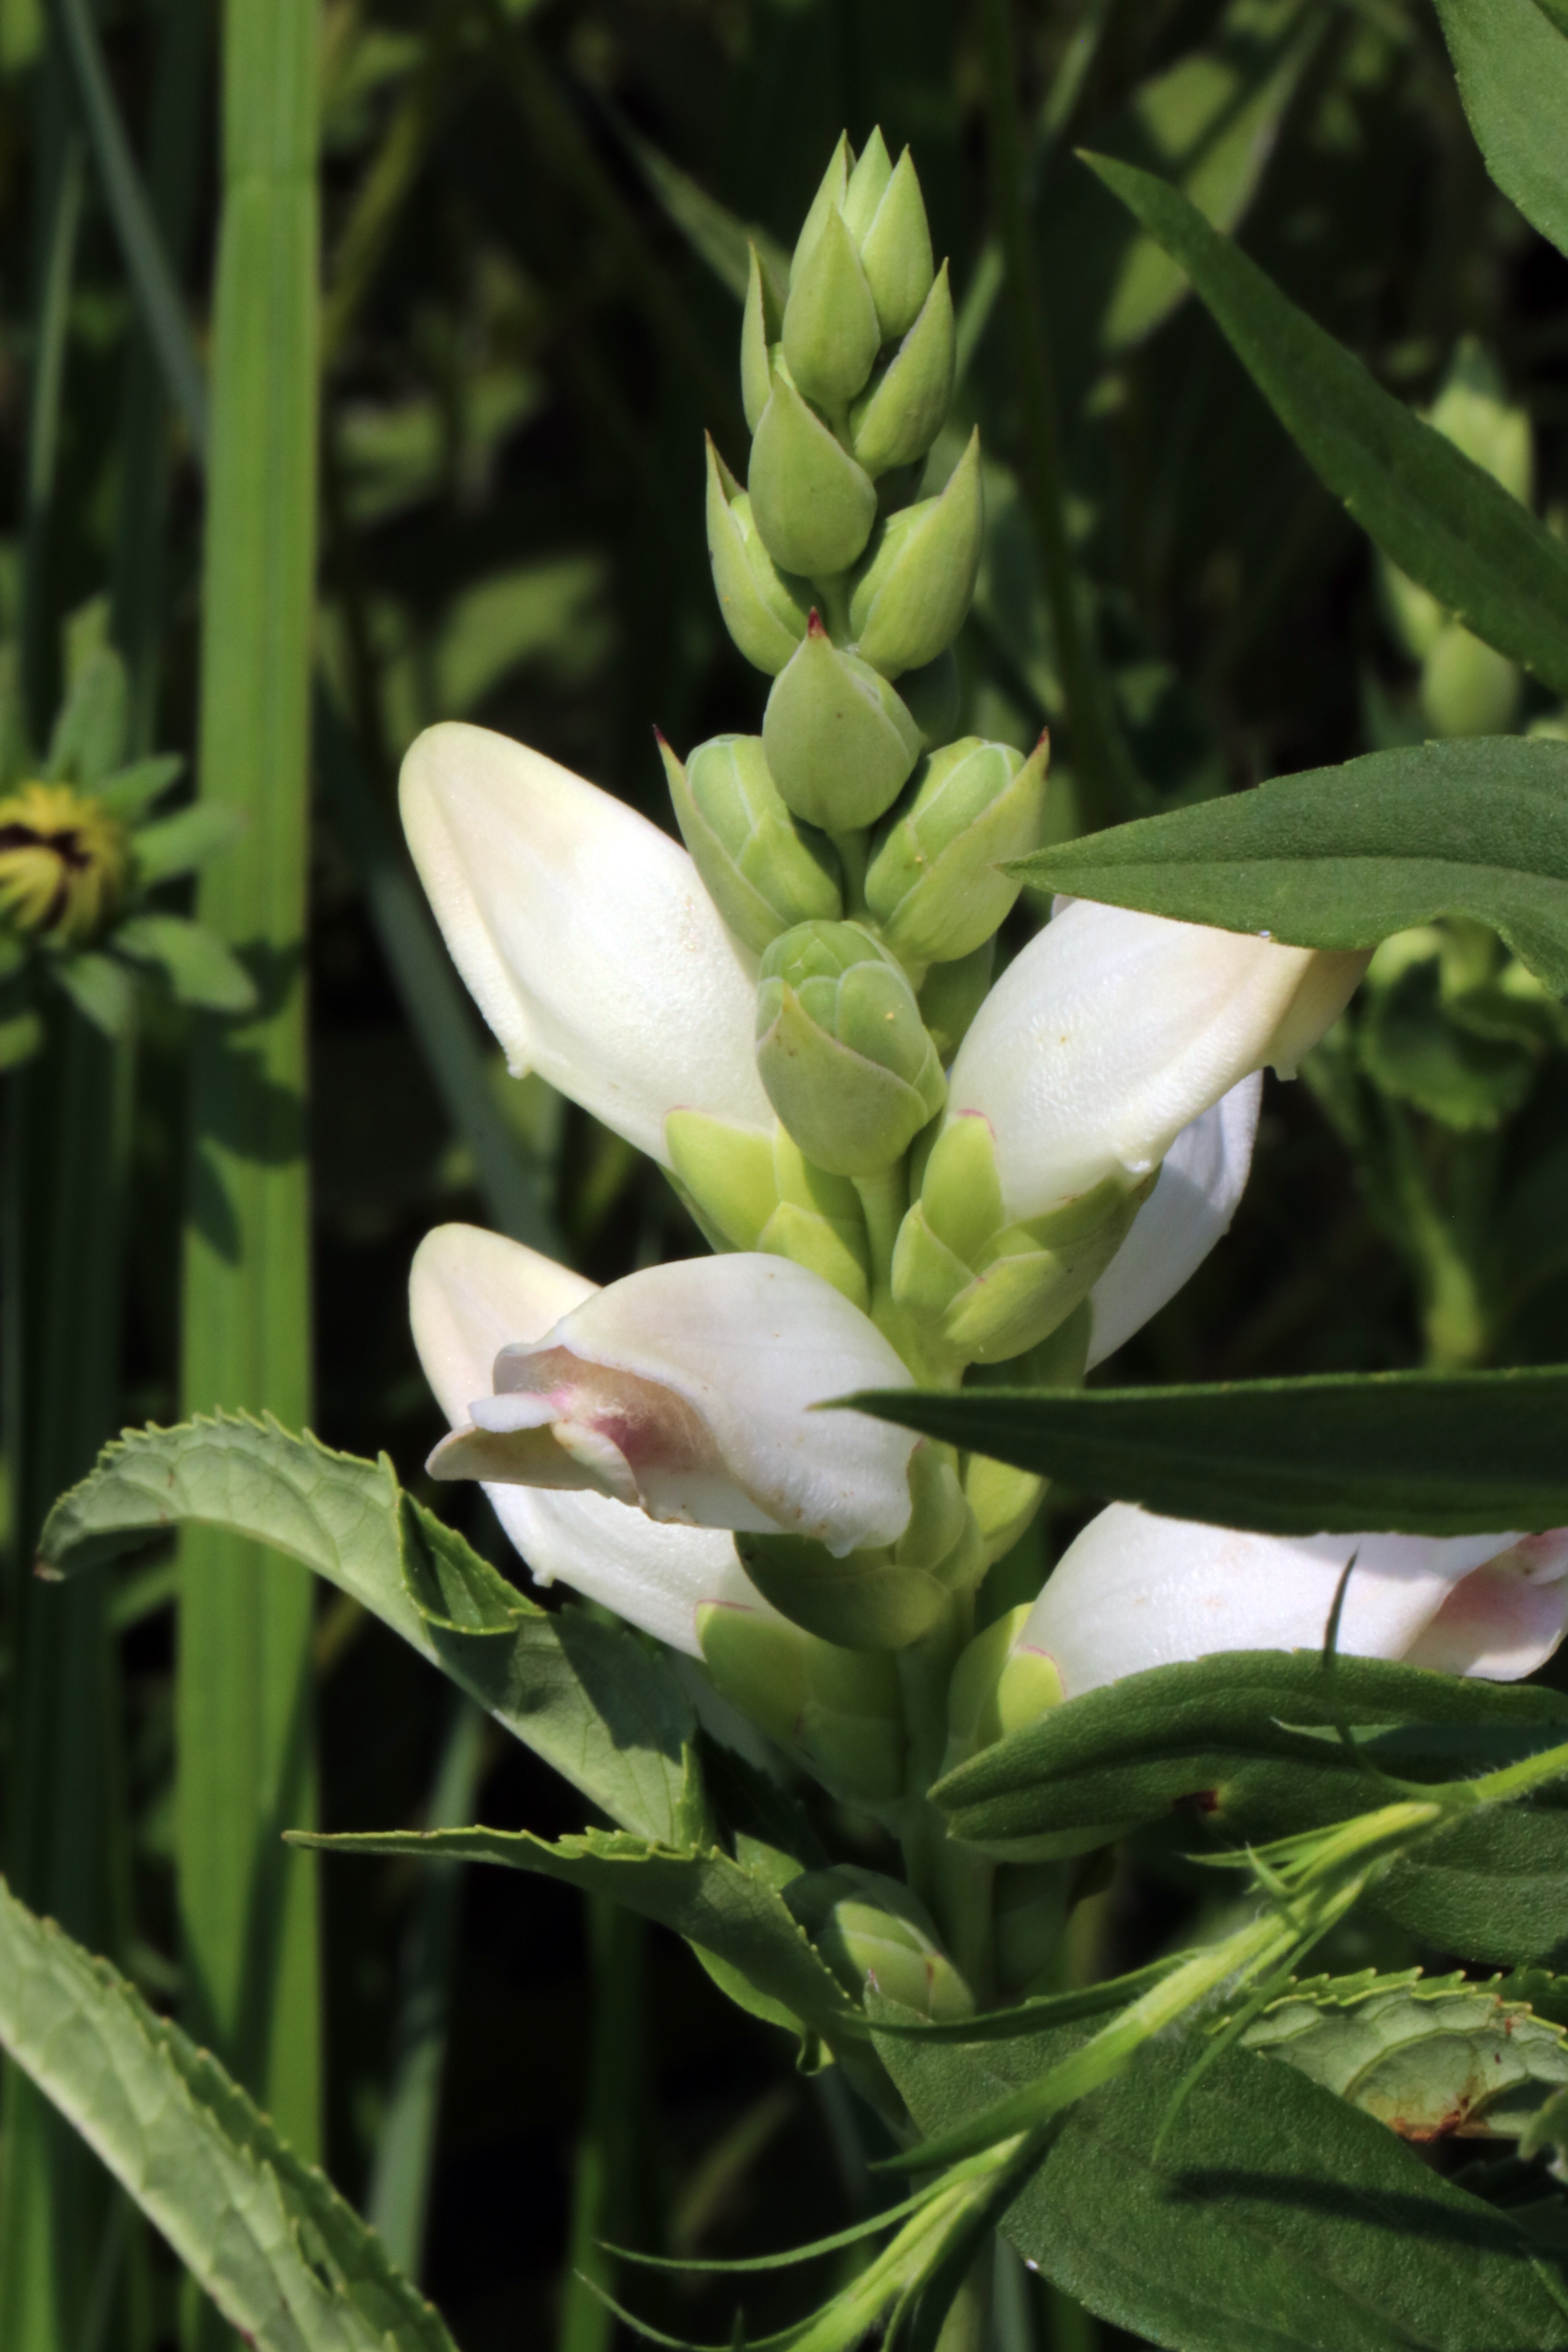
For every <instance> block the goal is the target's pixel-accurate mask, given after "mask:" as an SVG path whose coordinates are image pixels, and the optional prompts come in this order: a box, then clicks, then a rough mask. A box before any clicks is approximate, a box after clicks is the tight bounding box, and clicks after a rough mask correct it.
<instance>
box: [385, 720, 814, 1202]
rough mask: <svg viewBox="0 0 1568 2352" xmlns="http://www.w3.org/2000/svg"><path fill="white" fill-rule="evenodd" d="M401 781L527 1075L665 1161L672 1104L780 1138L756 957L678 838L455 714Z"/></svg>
mask: <svg viewBox="0 0 1568 2352" xmlns="http://www.w3.org/2000/svg"><path fill="white" fill-rule="evenodd" d="M399 791H400V798H401V803H402V809H403V822H404V826H405V831H406V833H407V835H408V845H409V848H410V850H411V851H412V853H413V856H414V863H415V865H416V866H417V868H418V870H419V878H420V880H421V881H422V882H423V883H424V885H425V889H426V895H427V896H428V898H429V900H430V904H431V906H432V907H433V908H434V909H435V913H436V919H437V922H438V923H439V924H440V926H441V931H442V936H443V937H444V938H445V940H446V942H447V948H448V949H449V950H450V952H451V956H452V961H453V962H454V963H455V964H456V965H457V967H458V971H459V972H461V974H462V976H463V979H464V981H465V982H467V984H468V989H469V992H471V994H472V995H473V998H474V1001H475V1003H477V1004H478V1005H479V1010H480V1012H481V1013H483V1014H484V1016H485V1019H486V1020H487V1021H488V1022H489V1025H490V1027H491V1028H492V1029H493V1030H494V1032H495V1034H496V1036H497V1037H498V1039H499V1040H500V1044H501V1045H502V1047H503V1048H504V1050H505V1053H506V1057H507V1062H508V1066H510V1069H511V1071H512V1073H513V1075H514V1076H519V1077H521V1076H523V1075H524V1074H525V1073H526V1072H528V1071H530V1070H537V1071H538V1072H539V1073H540V1074H541V1076H543V1077H546V1078H548V1079H549V1081H550V1083H551V1085H552V1086H554V1087H559V1088H560V1089H561V1091H562V1093H563V1094H564V1095H569V1096H570V1097H571V1098H572V1100H573V1101H574V1102H576V1103H581V1104H582V1106H583V1108H584V1110H589V1111H592V1113H593V1114H594V1116H595V1118H599V1119H602V1120H603V1121H604V1123H605V1126H606V1127H610V1128H613V1129H615V1130H616V1134H617V1135H623V1136H625V1137H626V1140H627V1141H628V1142H630V1143H635V1144H636V1145H637V1149H638V1150H640V1151H646V1152H647V1153H648V1154H649V1156H650V1157H651V1158H652V1159H655V1160H658V1161H659V1162H660V1164H661V1165H663V1166H668V1152H667V1150H666V1149H665V1141H664V1122H665V1119H666V1118H667V1116H668V1113H669V1112H670V1111H672V1110H678V1109H679V1110H693V1111H701V1112H703V1113H705V1114H706V1115H707V1116H708V1117H709V1118H721V1119H726V1120H729V1121H730V1122H731V1124H733V1125H736V1126H740V1127H748V1128H755V1129H759V1130H761V1131H762V1132H763V1133H767V1134H771V1133H772V1131H773V1108H772V1106H771V1104H770V1103H769V1101H768V1098H767V1097H766V1095H765V1094H764V1093H763V1087H762V1081H761V1080H760V1078H759V1077H758V1076H757V1067H756V1053H755V1048H754V1045H753V1041H752V1033H753V1031H754V1029H755V1026H756V968H755V964H754V961H753V960H752V958H751V957H749V956H748V955H747V953H746V951H745V950H744V949H743V948H742V946H741V945H740V943H739V941H738V940H736V939H735V938H734V937H733V935H732V934H731V932H730V931H729V930H727V929H725V926H724V924H723V922H722V921H721V919H720V916H719V913H718V911H717V909H716V908H715V907H714V905H713V902H712V900H711V899H710V898H709V896H708V893H707V891H706V890H705V889H704V888H703V887H702V884H701V882H700V880H699V878H698V875H697V869H696V867H695V866H693V865H692V863H691V860H690V858H689V856H687V854H686V852H685V850H684V849H682V848H681V847H679V845H678V844H677V843H676V842H673V841H671V840H670V838H669V836H668V834H663V833H660V831H659V830H658V826H657V825H653V824H648V822H647V818H646V817H641V816H638V815H637V812H636V811H635V810H633V809H629V808H627V807H626V805H625V803H623V802H620V801H617V800H615V799H613V798H612V796H611V795H610V794H609V793H602V792H600V791H598V790H597V788H596V787H595V785H593V784H589V783H584V781H583V779H582V778H581V777H580V776H574V775H573V774H572V772H571V771H570V770H569V769H566V768H562V767H558V766H557V764H556V763H555V761H553V760H547V759H545V758H544V756H543V755H542V753H541V752H538V751H530V750H529V749H528V747H527V745H526V744H522V743H514V742H513V741H511V740H510V738H509V737H507V736H505V735H496V734H492V733H491V732H490V731H489V729H487V728H483V727H467V726H463V725H460V724H458V723H457V722H455V721H454V722H447V723H446V724H444V725H442V726H439V727H431V728H428V729H426V732H425V733H424V734H423V735H421V736H420V737H419V738H418V740H417V741H416V743H415V744H414V746H413V748H412V749H411V750H410V751H409V753H408V756H407V758H406V759H405V761H404V763H403V778H402V782H401V785H400V788H399Z"/></svg>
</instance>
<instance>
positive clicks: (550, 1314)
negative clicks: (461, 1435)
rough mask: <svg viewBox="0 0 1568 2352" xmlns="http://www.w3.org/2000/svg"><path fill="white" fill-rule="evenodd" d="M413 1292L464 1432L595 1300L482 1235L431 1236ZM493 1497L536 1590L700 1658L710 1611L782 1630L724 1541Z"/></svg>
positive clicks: (585, 1285)
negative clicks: (519, 1362)
mask: <svg viewBox="0 0 1568 2352" xmlns="http://www.w3.org/2000/svg"><path fill="white" fill-rule="evenodd" d="M408 1293H409V1307H410V1312H411V1317H412V1320H413V1325H414V1341H415V1345H416V1348H417V1349H418V1351H419V1360H420V1362H421V1364H422V1365H423V1366H424V1368H425V1377H426V1380H427V1381H429V1383H430V1386H431V1388H432V1390H433V1391H435V1395H436V1400H437V1403H438V1404H439V1405H440V1408H441V1410H442V1412H444V1413H445V1414H446V1416H447V1420H448V1421H450V1422H452V1423H454V1424H460V1423H464V1422H466V1421H467V1419H468V1404H469V1402H470V1400H471V1399H472V1398H474V1397H476V1396H479V1395H480V1394H482V1392H483V1391H484V1390H485V1389H486V1388H487V1387H488V1385H489V1380H490V1374H491V1368H492V1367H493V1365H494V1363H495V1360H496V1358H497V1356H498V1355H500V1351H501V1349H503V1348H505V1347H506V1346H508V1345H509V1344H510V1343H511V1342H512V1341H515V1340H517V1339H523V1340H527V1339H537V1338H539V1337H541V1336H542V1334H543V1333H544V1332H546V1331H548V1330H549V1329H551V1328H552V1326H553V1325H554V1324H555V1323H557V1322H558V1321H559V1320H560V1318H562V1317H563V1315H569V1314H570V1313H571V1312H572V1310H573V1309H574V1307H581V1306H582V1305H583V1304H584V1301H585V1300H587V1299H590V1298H593V1297H595V1295H596V1293H595V1286H594V1285H593V1283H591V1282H586V1281H584V1278H583V1276H581V1275H578V1274H572V1273H570V1272H568V1270H567V1268H566V1267H565V1266H563V1265H555V1264H554V1262H553V1261H552V1259H550V1258H547V1257H542V1256H541V1255H539V1253H538V1251H537V1250H531V1249H528V1248H526V1247H525V1246H524V1245H523V1244H522V1243H521V1242H513V1241H508V1240H507V1239H506V1238H505V1237H504V1235H502V1234H487V1233H481V1232H480V1231H479V1229H478V1227H476V1226H474V1225H440V1226H437V1229H436V1231H435V1232H434V1233H431V1234H426V1237H425V1239H424V1241H423V1242H422V1243H421V1244H420V1245H419V1248H418V1250H417V1252H416V1255H415V1259H414V1265H413V1268H412V1270H411V1272H410V1275H409V1284H408ZM485 1492H486V1494H487V1495H488V1496H489V1500H490V1502H491V1504H492V1505H493V1506H494V1508H495V1513H496V1517H498V1518H499V1519H500V1523H501V1526H502V1527H503V1528H505V1530H506V1532H507V1535H508V1537H509V1538H510V1540H511V1542H512V1543H513V1544H515V1545H516V1547H517V1549H518V1550H519V1551H520V1552H521V1555H522V1558H523V1559H524V1560H525V1561H526V1562H527V1564H528V1567H529V1569H530V1570H531V1573H532V1575H533V1578H534V1580H535V1582H536V1583H539V1584H552V1583H553V1582H554V1581H555V1580H556V1579H557V1578H559V1579H560V1580H561V1581H562V1582H563V1584H569V1585H571V1587H572V1588H573V1590H574V1591H576V1592H581V1593H584V1594H585V1595H586V1597H587V1598H588V1599H589V1600H590V1601H600V1602H602V1603H603V1605H604V1606H605V1608H607V1609H613V1610H614V1611H615V1612H616V1615H617V1616H618V1617H622V1618H625V1620H626V1622H627V1623H628V1624H631V1625H637V1626H639V1627H640V1628H641V1629H642V1631H643V1632H644V1633H652V1634H653V1635H655V1636H656V1638H657V1639H658V1640H659V1641H661V1642H667V1643H668V1644H669V1646H670V1647H671V1649H676V1650H684V1651H687V1652H688V1653H689V1654H691V1655H693V1656H697V1655H699V1654H700V1643H699V1639H698V1619H699V1613H700V1612H701V1611H703V1610H705V1609H708V1608H710V1607H714V1606H717V1607H721V1608H722V1609H724V1610H726V1611H731V1612H741V1613H743V1614H748V1615H751V1614H754V1615H756V1616H758V1617H760V1618H763V1619H767V1620H770V1621H774V1622H776V1619H775V1612H774V1611H773V1610H772V1609H771V1608H770V1607H769V1606H768V1604H767V1602H766V1601H764V1600H763V1597H762V1594H761V1593H760V1592H759V1591H757V1590H756V1587H755V1586H754V1585H753V1584H752V1580H751V1579H750V1578H749V1577H748V1576H747V1574H746V1572H745V1570H744V1569H743V1568H742V1566H741V1563H740V1560H739V1559H738V1558H737V1557H736V1553H735V1547H734V1544H733V1542H732V1540H731V1538H730V1537H729V1536H728V1535H727V1534H725V1533H724V1532H722V1531H721V1530H718V1529H713V1528H683V1527H661V1526H658V1525H656V1524H655V1523H654V1522H653V1521H652V1520H650V1519H648V1518H646V1517H644V1515H643V1513H642V1512H641V1511H638V1510H635V1509H628V1508H627V1507H626V1504H624V1503H618V1502H615V1501H613V1500H611V1499H610V1498H609V1497H608V1496H605V1495H599V1494H589V1493H570V1492H568V1493H561V1492H550V1491H548V1490H546V1489H544V1488H541V1487H535V1486H502V1485H499V1484H487V1485H486V1486H485Z"/></svg>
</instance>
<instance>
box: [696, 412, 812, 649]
mask: <svg viewBox="0 0 1568 2352" xmlns="http://www.w3.org/2000/svg"><path fill="white" fill-rule="evenodd" d="M708 553H709V557H710V561H711V562H712V565H713V585H714V588H715V590H716V591H717V593H718V597H719V609H720V611H721V613H722V614H723V615H724V625H725V627H726V628H727V629H728V630H729V632H730V635H731V636H732V637H733V638H734V640H735V643H736V645H737V646H739V647H740V649H741V651H742V653H743V654H744V655H745V656H746V659H747V660H748V661H749V662H751V663H752V665H753V666H754V667H756V668H757V669H761V670H766V672H767V674H768V676H769V677H775V676H776V675H777V673H778V672H779V671H780V670H781V669H783V667H784V664H785V662H786V661H788V659H789V657H790V656H791V654H793V653H794V651H795V647H796V646H797V645H798V644H799V643H800V641H801V639H802V637H803V636H805V624H806V615H807V614H808V612H809V610H810V599H809V596H807V597H805V599H803V598H802V596H801V595H800V593H798V590H797V589H796V587H795V585H793V584H792V583H791V582H790V581H789V580H787V579H786V578H785V576H784V573H783V572H780V570H779V569H778V566H777V565H776V564H775V563H774V562H773V557H772V556H771V555H770V554H769V553H768V551H767V549H766V547H765V546H764V545H763V538H762V533H761V532H760V531H759V530H757V527H756V525H755V523H754V522H753V520H752V501H751V499H749V498H748V497H747V495H746V493H745V491H744V490H743V489H742V488H741V486H740V484H739V482H737V481H736V479H735V478H734V476H733V474H731V471H730V469H729V467H727V466H726V465H725V463H724V461H723V459H722V458H721V457H720V455H719V452H718V451H717V449H715V447H714V446H713V444H712V442H711V440H710V442H709V444H708Z"/></svg>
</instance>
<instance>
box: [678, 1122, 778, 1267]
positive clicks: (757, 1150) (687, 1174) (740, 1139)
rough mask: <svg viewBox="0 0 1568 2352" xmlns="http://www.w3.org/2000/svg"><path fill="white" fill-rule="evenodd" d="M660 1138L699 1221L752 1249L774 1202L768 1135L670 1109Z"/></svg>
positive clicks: (734, 1245)
mask: <svg viewBox="0 0 1568 2352" xmlns="http://www.w3.org/2000/svg"><path fill="white" fill-rule="evenodd" d="M664 1139H665V1145H666V1148H667V1149H668V1152H669V1167H670V1173H671V1175H672V1176H673V1177H674V1178H675V1181H676V1182H677V1183H678V1184H679V1186H680V1188H681V1190H682V1192H685V1193H686V1194H687V1196H688V1197H689V1200H690V1202H691V1204H692V1206H693V1207H694V1208H695V1209H696V1211H697V1213H698V1214H699V1215H700V1218H701V1219H702V1222H703V1223H704V1224H705V1225H706V1226H709V1227H710V1228H711V1229H712V1231H713V1232H714V1233H716V1234H719V1236H720V1237H721V1240H723V1241H726V1242H728V1243H729V1244H730V1246H731V1249H739V1250H754V1249H756V1248H757V1247H758V1246H759V1244H760V1237H761V1234H762V1233H763V1228H764V1227H765V1225H766V1224H767V1222H768V1219H769V1218H770V1217H771V1216H772V1215H773V1212H774V1210H775V1209H776V1208H777V1206H778V1200H779V1191H778V1182H777V1179H776V1177H775V1175H774V1172H773V1144H772V1142H771V1140H770V1139H769V1138H768V1137H767V1136H765V1135H759V1134H758V1133H757V1131H756V1129H754V1128H747V1127H731V1126H729V1125H727V1124H726V1122H725V1121H724V1120H723V1119H721V1118H709V1117H708V1114H707V1113H706V1112H705V1111H700V1110H672V1111H671V1112H670V1114H669V1116H668V1118H667V1119H666V1120H665V1122H664Z"/></svg>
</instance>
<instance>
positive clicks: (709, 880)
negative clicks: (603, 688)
mask: <svg viewBox="0 0 1568 2352" xmlns="http://www.w3.org/2000/svg"><path fill="white" fill-rule="evenodd" d="M659 750H660V751H661V752H662V754H663V757H664V769H665V775H666V777H667V779H668V783H669V797H670V800H671V802H672V803H673V804H674V808H675V814H676V821H677V823H678V824H679V826H680V831H681V835H682V838H683V839H684V841H685V843H686V846H687V848H688V849H689V851H690V852H691V857H692V863H693V864H694V865H695V866H696V868H697V871H698V872H699V874H700V876H701V877H702V880H703V884H704V886H705V887H706V888H707V891H708V895H709V897H710V898H711V899H712V901H713V903H714V905H715V906H716V907H717V908H718V909H719V912H720V913H721V915H722V916H723V918H724V920H725V921H726V922H727V923H728V924H729V926H730V929H731V930H732V931H733V932H735V934H736V935H737V937H738V938H740V939H742V940H744V941H745V943H746V945H747V946H748V947H749V948H750V949H752V951H753V953H754V954H757V955H761V953H762V952H763V949H764V948H765V947H766V946H767V945H768V944H769V942H770V940H775V939H777V937H778V935H779V933H780V932H781V931H787V930H789V929H791V928H792V926H793V925H795V924H796V923H804V922H808V921H810V920H812V919H814V918H820V919H826V920H828V921H833V920H836V919H837V917H838V916H839V915H841V914H842V913H843V911H844V902H843V898H842V895H841V893H840V891H839V887H838V877H837V861H836V859H835V857H834V855H833V851H832V849H831V847H830V846H829V845H828V844H827V843H826V841H823V840H822V839H820V837H815V838H814V837H810V836H808V835H806V834H805V833H803V832H802V831H801V830H800V829H799V828H797V826H796V825H795V821H794V819H793V818H792V817H791V815H790V813H789V811H788V809H787V808H785V806H784V803H783V801H782V800H781V799H780V798H779V795H778V791H777V788H776V787H775V785H774V783H773V778H772V776H770V774H769V773H768V763H767V761H766V759H765V757H764V756H763V744H762V738H761V737H760V736H758V735H715V736H714V738H713V740H711V742H708V743H700V744H699V745H698V747H697V749H696V751H693V752H692V754H691V756H690V758H689V760H688V761H687V763H686V765H685V767H684V768H683V767H682V766H681V764H680V761H679V760H678V759H677V758H676V756H675V754H674V752H673V751H671V750H670V748H669V746H668V743H666V742H664V741H663V740H662V739H661V740H660V743H659ZM1029 846H1030V847H1031V848H1032V847H1033V846H1034V844H1033V843H1031V844H1030V845H1029Z"/></svg>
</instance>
